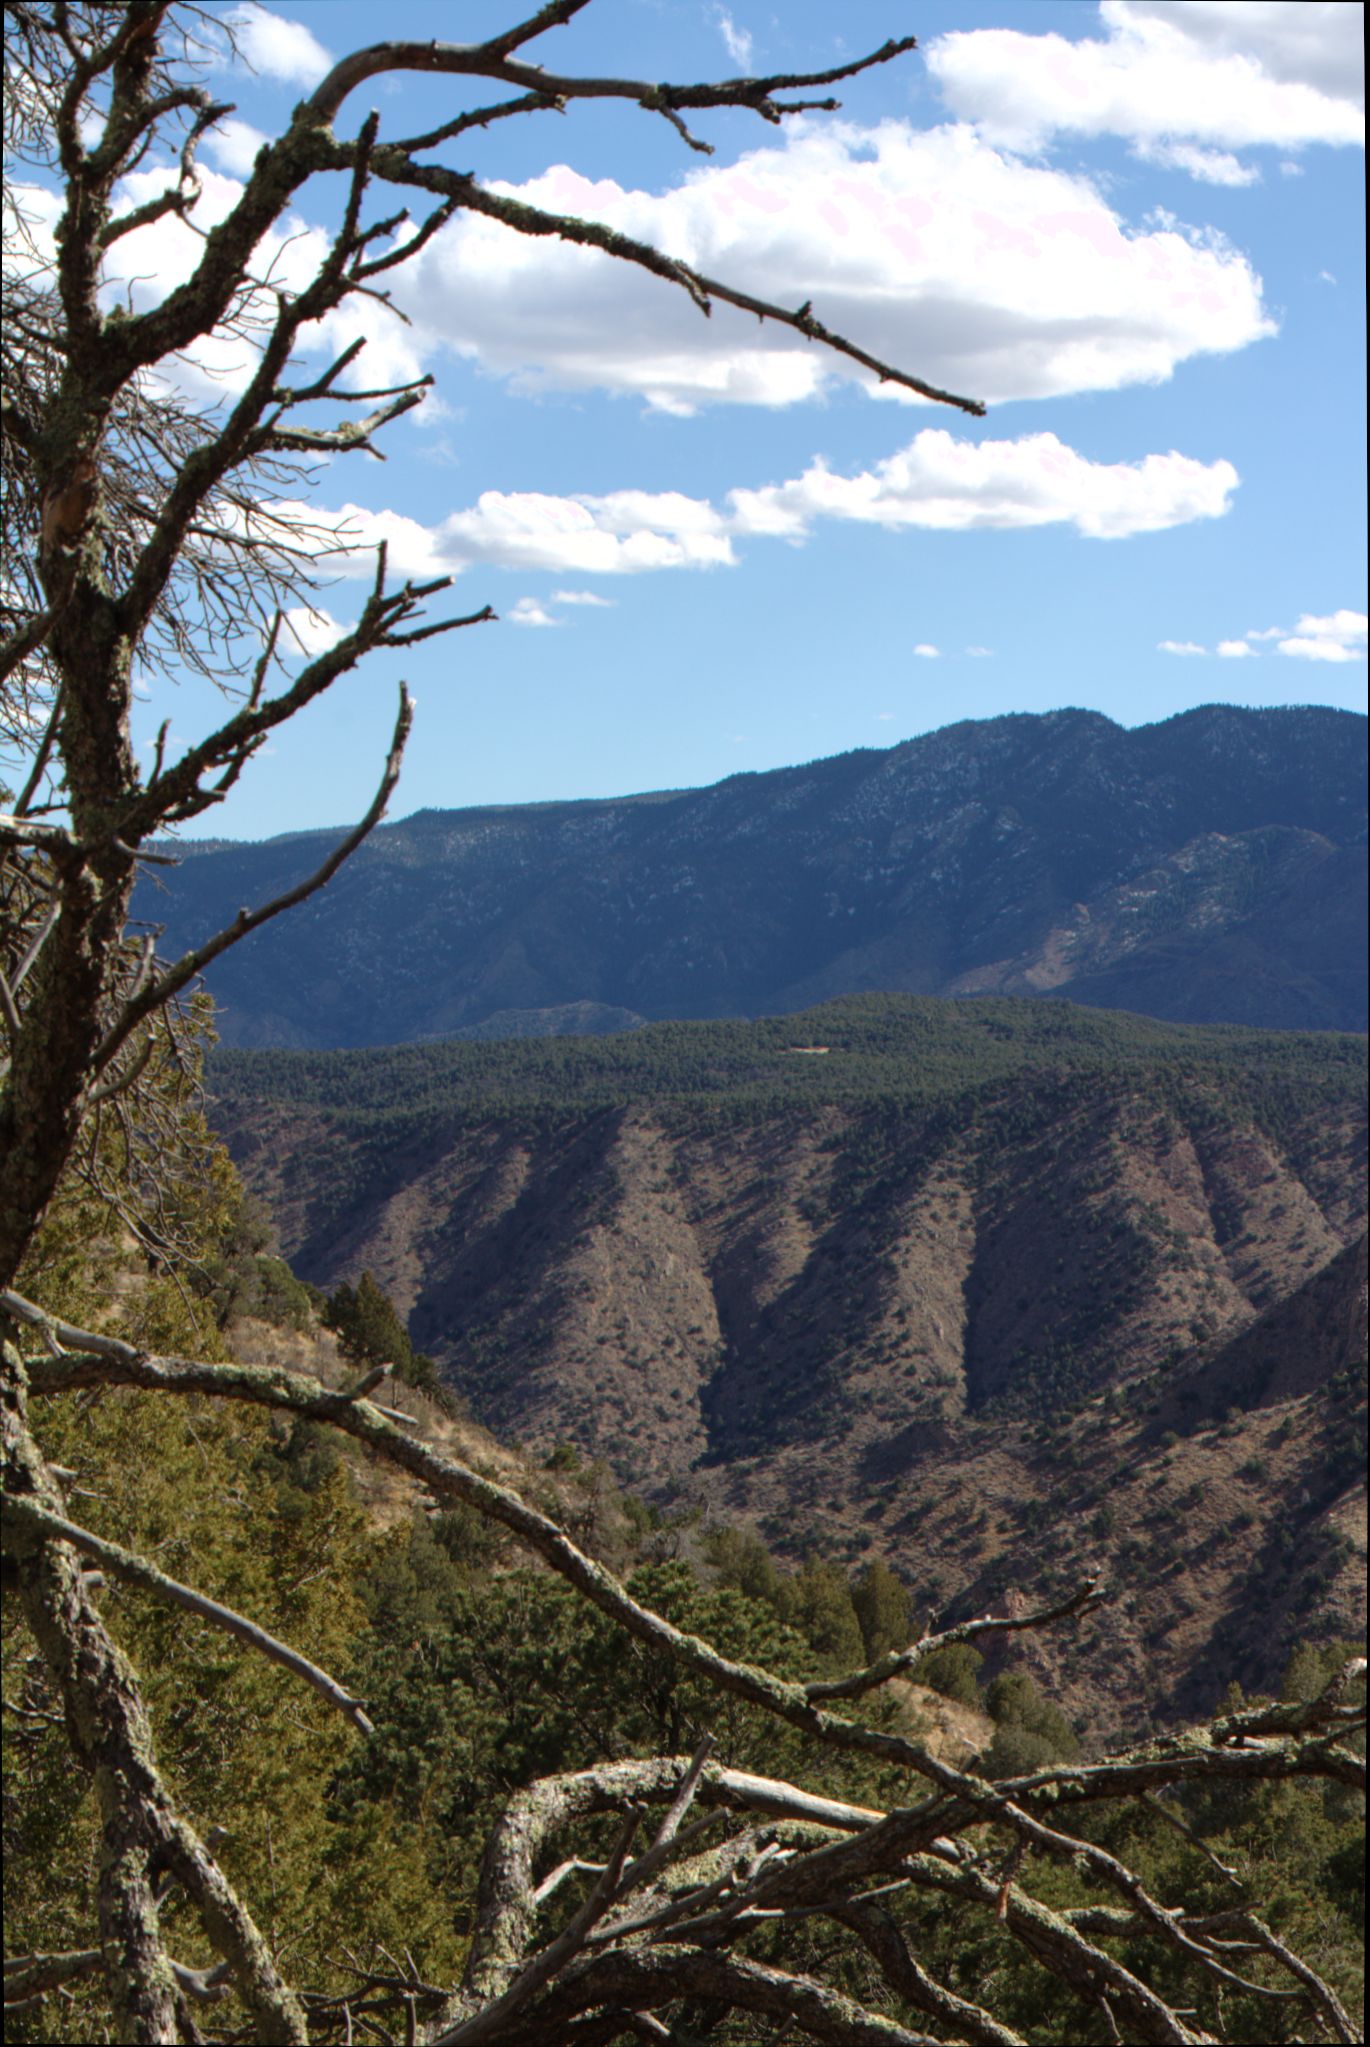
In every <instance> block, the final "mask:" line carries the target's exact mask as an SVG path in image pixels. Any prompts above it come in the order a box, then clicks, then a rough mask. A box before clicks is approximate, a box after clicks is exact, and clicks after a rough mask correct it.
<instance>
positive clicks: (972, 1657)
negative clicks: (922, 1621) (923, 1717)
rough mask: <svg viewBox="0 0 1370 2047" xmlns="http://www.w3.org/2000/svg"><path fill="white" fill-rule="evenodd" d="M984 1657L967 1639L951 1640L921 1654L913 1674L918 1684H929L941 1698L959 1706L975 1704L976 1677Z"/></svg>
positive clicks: (977, 1687)
mask: <svg viewBox="0 0 1370 2047" xmlns="http://www.w3.org/2000/svg"><path fill="white" fill-rule="evenodd" d="M984 1660H985V1659H984V1657H983V1656H982V1655H981V1654H980V1651H979V1650H978V1649H973V1648H972V1647H971V1645H970V1643H969V1642H951V1643H949V1644H948V1646H947V1647H946V1648H945V1649H934V1650H933V1651H932V1652H931V1654H930V1655H927V1656H925V1657H923V1659H922V1660H921V1662H919V1663H917V1664H915V1666H914V1669H913V1673H912V1674H913V1677H914V1679H915V1681H916V1682H917V1683H918V1684H920V1685H928V1686H930V1687H931V1689H932V1690H933V1691H934V1692H940V1693H941V1694H942V1696H943V1698H944V1699H954V1700H955V1701H956V1703H957V1705H958V1706H978V1705H979V1704H980V1686H979V1682H978V1676H979V1671H980V1667H981V1665H982V1664H983V1662H984Z"/></svg>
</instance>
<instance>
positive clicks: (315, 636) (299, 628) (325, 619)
mask: <svg viewBox="0 0 1370 2047" xmlns="http://www.w3.org/2000/svg"><path fill="white" fill-rule="evenodd" d="M350 630H351V628H350V627H348V626H345V625H339V623H338V621H337V619H335V618H334V617H332V616H331V614H330V613H328V612H327V611H325V610H324V609H323V607H322V606H321V605H318V604H293V605H291V607H290V609H289V610H288V611H287V612H285V614H284V615H283V617H282V620H281V631H280V636H279V637H278V639H277V641H276V647H277V651H278V652H279V653H280V654H281V655H282V656H283V657H284V658H285V659H286V660H290V659H291V658H292V657H294V656H296V655H300V654H303V655H304V656H305V658H306V659H307V660H311V661H312V660H313V658H314V656H315V655H316V654H325V653H327V651H328V649H329V648H330V647H335V646H336V645H337V643H338V641H339V640H340V639H341V638H342V637H343V634H344V633H346V632H348V631H350Z"/></svg>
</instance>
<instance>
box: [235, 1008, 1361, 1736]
mask: <svg viewBox="0 0 1370 2047" xmlns="http://www.w3.org/2000/svg"><path fill="white" fill-rule="evenodd" d="M820 1046H821V1047H826V1048H827V1049H826V1050H819V1049H818V1048H819V1047H820ZM1363 1060H1364V1047H1363V1045H1362V1044H1361V1043H1360V1042H1359V1041H1355V1040H1349V1039H1338V1038H1333V1037H1323V1038H1317V1037H1313V1038H1304V1039H1299V1038H1285V1037H1279V1036H1274V1035H1270V1034H1261V1033H1249V1034H1243V1033H1238V1032H1232V1031H1220V1032H1203V1031H1193V1030H1190V1031H1184V1030H1179V1029H1175V1028H1168V1027H1166V1026H1162V1025H1158V1024H1144V1023H1142V1022H1140V1021H1139V1020H1129V1019H1121V1018H1111V1017H1105V1016H1101V1015H1099V1016H1096V1015H1092V1014H1091V1013H1090V1012H1088V1011H1076V1010H1073V1009H1071V1008H1070V1007H1068V1006H1050V1005H1044V1004H1040V1003H1021V1004H1012V1003H1005V1002H1002V1001H999V1002H983V1003H982V1002H973V1003H966V1004H937V1003H934V1002H928V1001H923V1002H917V1001H904V1002H902V1003H901V1002H899V1001H898V1000H895V999H890V1000H887V1001H885V1002H883V1003H879V1002H875V1001H874V1000H867V1001H866V1002H864V1003H863V1002H855V1003H845V1004H836V1005H832V1006H830V1007H829V1008H827V1009H826V1010H820V1011H817V1012H813V1013H811V1014H809V1015H807V1016H800V1017H795V1018H793V1019H790V1020H788V1022H787V1023H779V1022H777V1023H773V1024H770V1025H766V1026H755V1027H744V1026H739V1025H714V1026H654V1027H651V1028H649V1029H647V1030H644V1031H640V1032H637V1033H635V1034H634V1035H633V1036H632V1037H630V1038H627V1039H624V1038H611V1039H604V1040H597V1041H595V1043H594V1045H593V1046H586V1045H583V1044H582V1045H580V1046H579V1047H577V1046H575V1045H572V1046H571V1047H570V1048H565V1047H561V1048H553V1047H538V1046H531V1047H530V1046H527V1045H519V1046H513V1045H508V1046H488V1047H479V1048H478V1047H453V1048H450V1049H442V1050H440V1049H439V1048H434V1049H433V1051H431V1052H428V1053H424V1052H422V1051H416V1050H411V1051H408V1052H403V1053H391V1054H384V1053H381V1054H372V1055H351V1056H350V1057H346V1058H339V1059H334V1060H328V1059H324V1058H319V1057H315V1058H310V1057H306V1056H304V1055H292V1056H284V1057H278V1058H276V1059H274V1060H272V1059H263V1058H243V1057H239V1058H237V1059H231V1060H229V1061H228V1062H227V1063H226V1065H225V1067H224V1069H223V1072H222V1074H221V1077H220V1080H219V1082H218V1086H219V1101H218V1105H217V1116H218V1120H219V1122H220V1124H221V1127H223V1128H224V1129H225V1131H226V1132H227V1134H228V1136H229V1137H230V1140H231V1143H232V1147H233V1150H234V1153H235V1156H236V1157H237V1159H238V1161H239V1163H240V1165H241V1167H242V1170H243V1171H244V1173H245V1175H246V1177H247V1179H248V1181H249V1184H250V1185H252V1186H253V1187H254V1188H255V1189H256V1190H257V1191H258V1192H259V1193H260V1194H261V1195H262V1196H263V1197H264V1198H265V1199H266V1200H267V1201H268V1203H269V1205H270V1207H271V1209H272V1212H273V1213H274V1215H275V1217H276V1219H277V1223H278V1227H279V1229H280V1232H281V1236H282V1240H283V1242H284V1244H285V1246H286V1248H287V1250H288V1251H289V1252H290V1254H291V1255H292V1257H293V1259H294V1261H295V1263H296V1265H297V1267H298V1269H299V1270H301V1271H302V1272H303V1273H304V1274H305V1275H306V1276H307V1277H309V1278H311V1279H313V1280H315V1281H316V1282H318V1283H320V1284H330V1283H333V1282H335V1281H336V1280H338V1279H340V1278H344V1277H345V1278H348V1279H351V1280H355V1279H356V1278H357V1276H358V1275H359V1273H360V1271H361V1270H362V1268H363V1267H370V1268H371V1269H372V1271H373V1272H374V1273H375V1274H376V1276H377V1277H378V1278H379V1279H380V1281H381V1283H382V1284H383V1285H384V1286H385V1288H386V1289H387V1291H388V1292H389V1293H390V1294H391V1295H392V1297H393V1298H394V1299H395V1300H396V1302H397V1303H398V1304H399V1305H400V1306H401V1307H402V1309H403V1310H404V1311H405V1312H407V1313H408V1314H409V1315H410V1317H411V1330H412V1334H413V1336H414V1339H415V1341H416V1343H418V1344H419V1345H420V1346H421V1347H422V1348H424V1349H426V1350H428V1351H429V1352H431V1353H432V1354H433V1355H434V1356H435V1357H436V1358H437V1359H438V1361H439V1363H440V1365H441V1366H442V1368H443V1370H444V1374H445V1376H447V1377H448V1378H449V1380H450V1381H451V1382H452V1383H453V1384H454V1385H456V1386H457V1387H459V1388H460V1389H461V1390H462V1391H463V1392H464V1393H465V1394H466V1396H467V1398H468V1399H469V1401H470V1402H471V1405H472V1408H473V1411H474V1412H475V1414H476V1415H477V1417H478V1418H479V1419H480V1420H481V1421H482V1422H483V1423H486V1424H487V1425H489V1426H491V1427H493V1428H495V1429H496V1430H497V1431H499V1432H501V1433H504V1434H507V1435H515V1436H518V1437H520V1438H522V1439H524V1440H525V1441H527V1442H528V1443H529V1444H530V1445H532V1446H534V1447H535V1448H537V1449H538V1450H539V1451H540V1452H543V1453H545V1452H546V1451H547V1450H549V1449H550V1448H551V1447H552V1446H554V1445H555V1444H556V1443H558V1442H560V1441H564V1440H569V1441H573V1442H575V1443H576V1444H578V1445H579V1446H580V1447H581V1448H582V1449H583V1450H586V1451H588V1452H590V1453H591V1454H593V1455H597V1456H600V1457H603V1458H605V1459H606V1460H607V1461H608V1462H609V1463H610V1464H611V1465H612V1467H613V1469H614V1472H615V1474H616V1475H617V1477H618V1478H620V1479H621V1480H622V1481H624V1482H625V1483H628V1484H630V1485H632V1486H635V1487H644V1488H647V1489H648V1490H649V1491H651V1492H652V1493H654V1494H655V1496H656V1497H658V1498H659V1499H661V1500H665V1501H673V1502H675V1503H677V1504H678V1503H681V1502H690V1501H693V1502H695V1503H697V1504H699V1505H701V1506H702V1507H704V1508H705V1509H706V1510H708V1509H711V1508H712V1509H716V1510H718V1511H724V1512H726V1513H727V1514H728V1515H729V1517H737V1516H743V1517H752V1518H755V1519H756V1520H757V1521H758V1523H759V1525H760V1526H761V1528H762V1530H763V1533H765V1534H766V1536H767V1538H768V1539H769V1540H770V1541H771V1542H772V1543H774V1544H775V1545H776V1546H778V1547H779V1548H781V1549H788V1550H790V1551H791V1552H792V1553H797V1552H800V1551H802V1550H803V1549H804V1548H805V1547H806V1546H808V1545H815V1546H817V1547H818V1548H819V1549H820V1550H821V1551H822V1552H823V1553H825V1554H829V1555H834V1556H837V1557H839V1558H842V1559H844V1560H847V1561H850V1562H853V1563H855V1562H857V1561H859V1560H860V1559H861V1558H863V1557H866V1556H870V1555H875V1554H879V1555H882V1556H884V1557H885V1558H886V1560H887V1561H889V1562H891V1563H892V1564H894V1565H895V1566H896V1567H897V1568H898V1569H899V1570H900V1571H901V1573H902V1574H903V1575H904V1576H905V1577H906V1578H907V1579H909V1580H910V1581H911V1582H912V1583H913V1584H914V1585H915V1586H916V1587H917V1588H918V1590H919V1592H920V1596H921V1597H923V1598H924V1600H925V1601H926V1602H927V1603H929V1604H931V1605H936V1606H938V1607H939V1608H941V1607H943V1606H944V1605H945V1603H946V1602H947V1601H948V1600H950V1599H953V1598H954V1597H956V1596H958V1595H962V1596H964V1597H965V1598H966V1599H967V1600H969V1601H970V1602H971V1604H970V1606H969V1608H968V1609H967V1610H971V1611H974V1610H978V1609H979V1608H982V1607H983V1606H984V1605H985V1604H986V1603H987V1602H988V1601H989V1600H990V1599H992V1598H1000V1597H1004V1596H1008V1595H1009V1594H1010V1593H1012V1592H1013V1591H1014V1590H1015V1589H1018V1590H1021V1591H1022V1592H1023V1593H1024V1594H1025V1595H1031V1596H1035V1595H1036V1593H1037V1592H1039V1591H1040V1590H1041V1588H1042V1586H1043V1585H1044V1584H1045V1585H1048V1586H1053V1585H1058V1584H1064V1583H1065V1582H1066V1580H1067V1579H1068V1578H1069V1577H1070V1575H1071V1574H1072V1572H1075V1571H1077V1570H1080V1569H1082V1568H1083V1567H1084V1565H1085V1564H1086V1563H1087V1562H1089V1561H1091V1560H1097V1559H1098V1558H1099V1557H1102V1558H1104V1559H1105V1560H1108V1561H1111V1562H1112V1564H1113V1567H1114V1569H1115V1571H1116V1573H1117V1576H1118V1580H1119V1584H1120V1588H1121V1591H1120V1600H1119V1602H1118V1604H1117V1605H1116V1607H1115V1608H1113V1609H1110V1619H1109V1621H1108V1623H1107V1625H1106V1626H1105V1625H1104V1624H1103V1623H1102V1622H1101V1623H1100V1624H1099V1625H1098V1626H1097V1627H1095V1628H1092V1629H1091V1630H1090V1631H1089V1633H1088V1639H1087V1641H1086V1642H1085V1643H1083V1644H1076V1645H1075V1646H1071V1644H1070V1643H1069V1642H1068V1641H1067V1640H1061V1641H1057V1640H1054V1639H1049V1638H1043V1641H1042V1643H1041V1644H1040V1646H1039V1647H1038V1648H1035V1649H1034V1651H1033V1654H1034V1655H1035V1656H1038V1657H1039V1658H1040V1659H1042V1666H1043V1667H1042V1671H1041V1675H1042V1676H1043V1678H1044V1679H1045V1680H1048V1681H1050V1683H1051V1684H1052V1685H1053V1687H1054V1688H1056V1689H1057V1690H1058V1691H1059V1693H1060V1695H1061V1696H1062V1698H1063V1699H1064V1700H1065V1701H1066V1702H1067V1704H1068V1705H1070V1707H1071V1709H1072V1710H1073V1711H1075V1712H1076V1713H1077V1714H1079V1715H1082V1716H1083V1717H1084V1718H1085V1719H1086V1720H1088V1721H1089V1723H1090V1724H1091V1725H1093V1726H1096V1727H1100V1728H1107V1727H1110V1726H1117V1725H1121V1724H1122V1723H1123V1722H1128V1723H1129V1724H1132V1723H1134V1722H1135V1718H1136V1715H1137V1713H1138V1712H1139V1711H1140V1710H1142V1708H1143V1706H1145V1707H1146V1708H1147V1709H1148V1710H1155V1711H1160V1712H1166V1711H1176V1710H1179V1709H1180V1708H1181V1707H1184V1708H1187V1709H1193V1708H1194V1707H1195V1705H1196V1704H1208V1703H1211V1699H1212V1694H1213V1687H1214V1686H1215V1685H1218V1686H1219V1688H1220V1686H1221V1683H1222V1682H1225V1681H1226V1680H1227V1678H1229V1677H1232V1676H1239V1677H1241V1679H1242V1680H1243V1681H1244V1682H1246V1683H1247V1684H1248V1685H1250V1684H1258V1683H1269V1682H1270V1681H1271V1680H1272V1677H1273V1675H1274V1673H1275V1670H1276V1668H1277V1666H1278V1663H1279V1659H1280V1657H1281V1656H1282V1655H1284V1654H1286V1653H1287V1650H1288V1647H1289V1646H1290V1643H1291V1642H1292V1640H1293V1639H1294V1638H1295V1637H1296V1636H1297V1635H1298V1633H1299V1632H1300V1631H1301V1630H1303V1631H1307V1629H1308V1626H1309V1624H1310V1616H1316V1622H1317V1625H1318V1626H1319V1627H1321V1628H1323V1629H1324V1630H1332V1631H1338V1630H1340V1631H1343V1632H1344V1631H1346V1630H1347V1629H1349V1628H1352V1627H1354V1625H1355V1624H1356V1621H1357V1618H1358V1614H1359V1608H1358V1606H1357V1599H1358V1597H1359V1596H1360V1595H1359V1589H1358V1588H1359V1577H1358V1569H1357V1567H1358V1564H1359V1562H1360V1560H1361V1559H1362V1558H1363V1554H1364V1521H1363V1499H1364V1493H1363V1487H1362V1486H1361V1484H1360V1472H1361V1466H1360V1464H1359V1463H1358V1462H1357V1451H1356V1441H1357V1433H1356V1432H1357V1430H1358V1428H1360V1427H1361V1426H1362V1424H1363V1413H1364V1408H1363V1390H1362V1385H1361V1379H1360V1368H1361V1365H1362V1362H1363V1347H1364V1284H1365V1280H1364V1241H1363V1235H1362V1233H1363V1231H1364V1227H1365V1167H1364V1108H1363V1095H1362V1086H1363ZM406 1075H407V1080H406V1078H405V1076H406ZM396 1099H399V1100H406V1099H407V1100H409V1101H411V1102H413V1103H415V1104H420V1103H421V1106H415V1107H413V1108H411V1109H410V1110H408V1111H406V1112H396V1111H395V1110H393V1109H391V1110H387V1108H386V1107H385V1104H386V1102H387V1101H388V1100H389V1101H394V1100H396ZM1358 1241H1359V1245H1360V1248H1359V1250H1357V1249H1356V1248H1355V1247H1356V1245H1357V1243H1358ZM1358 1418H1359V1419H1358ZM1358 1517H1359V1518H1358ZM1205 1686H1207V1688H1208V1690H1207V1692H1206V1693H1205V1690H1204V1688H1205ZM1201 1694H1202V1695H1203V1696H1200V1695H1201Z"/></svg>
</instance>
